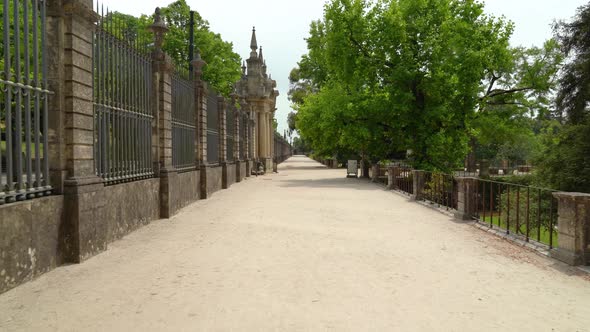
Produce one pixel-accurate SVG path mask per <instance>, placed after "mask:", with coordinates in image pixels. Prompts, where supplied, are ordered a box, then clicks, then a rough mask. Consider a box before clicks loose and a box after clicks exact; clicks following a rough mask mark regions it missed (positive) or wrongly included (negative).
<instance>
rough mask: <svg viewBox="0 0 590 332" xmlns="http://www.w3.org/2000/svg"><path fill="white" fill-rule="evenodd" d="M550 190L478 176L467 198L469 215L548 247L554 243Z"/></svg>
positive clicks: (554, 208)
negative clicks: (470, 205)
mask: <svg viewBox="0 0 590 332" xmlns="http://www.w3.org/2000/svg"><path fill="white" fill-rule="evenodd" d="M554 192H555V191H554V190H550V189H544V188H537V187H531V186H523V185H518V184H512V183H505V182H497V181H491V180H483V179H478V180H477V185H476V187H475V191H474V193H473V194H472V195H471V197H470V199H471V200H472V201H471V204H472V206H473V207H474V208H475V209H474V214H473V218H474V219H476V220H478V221H480V222H483V223H486V224H487V225H489V226H490V227H492V228H499V229H502V230H504V231H505V232H506V233H507V234H513V235H516V236H518V237H521V238H522V239H523V240H525V241H527V242H529V241H531V240H532V241H536V242H539V243H542V244H545V245H548V246H549V247H550V248H553V247H555V246H556V245H557V240H558V239H557V201H556V199H555V198H554V197H553V193H554Z"/></svg>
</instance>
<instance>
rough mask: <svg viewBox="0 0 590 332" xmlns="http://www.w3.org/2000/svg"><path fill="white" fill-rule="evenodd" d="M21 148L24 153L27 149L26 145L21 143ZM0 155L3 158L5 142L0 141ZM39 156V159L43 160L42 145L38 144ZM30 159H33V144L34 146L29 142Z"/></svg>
mask: <svg viewBox="0 0 590 332" xmlns="http://www.w3.org/2000/svg"><path fill="white" fill-rule="evenodd" d="M21 148H22V151H23V153H24V152H25V151H26V149H27V144H26V143H21ZM0 153H2V156H3V157H4V156H6V142H5V141H0ZM39 155H40V156H41V158H43V143H40V144H39ZM31 157H32V158H33V159H34V158H35V144H34V142H31Z"/></svg>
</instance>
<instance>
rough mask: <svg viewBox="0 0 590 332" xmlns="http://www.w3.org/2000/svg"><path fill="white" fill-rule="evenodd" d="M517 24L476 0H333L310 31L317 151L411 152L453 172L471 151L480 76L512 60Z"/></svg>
mask: <svg viewBox="0 0 590 332" xmlns="http://www.w3.org/2000/svg"><path fill="white" fill-rule="evenodd" d="M511 32H512V25H511V24H510V23H508V22H506V21H505V20H503V19H497V18H493V17H490V16H487V15H485V14H484V13H483V5H482V4H479V3H476V2H474V1H451V0H444V1H441V0H419V1H415V0H388V1H378V2H371V1H364V0H332V1H330V2H329V3H328V4H327V5H326V7H325V11H324V17H323V19H322V20H321V21H318V22H314V23H312V25H311V28H310V37H309V38H308V39H307V42H308V50H309V53H308V54H307V55H306V56H304V57H302V59H301V61H300V62H299V69H300V73H299V74H300V78H302V79H307V80H311V81H312V84H311V86H312V87H315V88H317V89H318V91H317V92H313V93H311V94H309V95H308V96H306V97H305V98H304V100H303V103H302V104H301V106H300V109H299V113H298V115H297V120H298V121H297V128H298V129H299V131H300V133H301V135H302V136H303V137H305V138H306V139H308V141H309V142H310V144H311V145H312V146H313V147H314V149H315V150H320V151H323V152H325V153H330V154H331V153H334V152H337V151H338V150H339V149H350V150H356V151H359V152H361V153H362V154H364V155H365V156H366V157H367V158H368V159H371V160H380V159H383V158H387V157H389V156H391V155H394V154H397V153H399V152H403V151H405V150H410V151H411V152H412V153H411V157H412V158H413V160H414V163H415V165H416V166H417V167H422V168H430V169H432V168H436V169H441V170H449V169H452V168H454V167H456V166H457V165H458V164H460V163H461V162H462V160H463V158H464V156H465V154H466V153H467V151H468V144H467V143H468V139H469V134H470V130H471V121H472V120H473V118H474V114H475V110H476V108H477V106H478V104H479V101H480V99H479V98H480V97H481V96H480V95H479V91H480V82H481V81H483V80H485V77H486V73H487V72H488V71H489V68H498V67H503V66H508V65H507V64H506V63H508V62H509V61H510V52H509V50H508V39H509V37H510V34H511Z"/></svg>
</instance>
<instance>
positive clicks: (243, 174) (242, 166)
mask: <svg viewBox="0 0 590 332" xmlns="http://www.w3.org/2000/svg"><path fill="white" fill-rule="evenodd" d="M246 163H247V162H246V161H242V162H240V178H239V181H243V180H244V179H245V178H246V177H248V176H249V174H248V173H247V167H246Z"/></svg>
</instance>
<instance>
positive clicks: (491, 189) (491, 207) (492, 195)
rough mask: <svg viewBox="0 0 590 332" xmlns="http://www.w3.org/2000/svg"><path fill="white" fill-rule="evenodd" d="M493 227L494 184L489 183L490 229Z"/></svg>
mask: <svg viewBox="0 0 590 332" xmlns="http://www.w3.org/2000/svg"><path fill="white" fill-rule="evenodd" d="M493 227H494V183H493V182H490V228H493Z"/></svg>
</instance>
